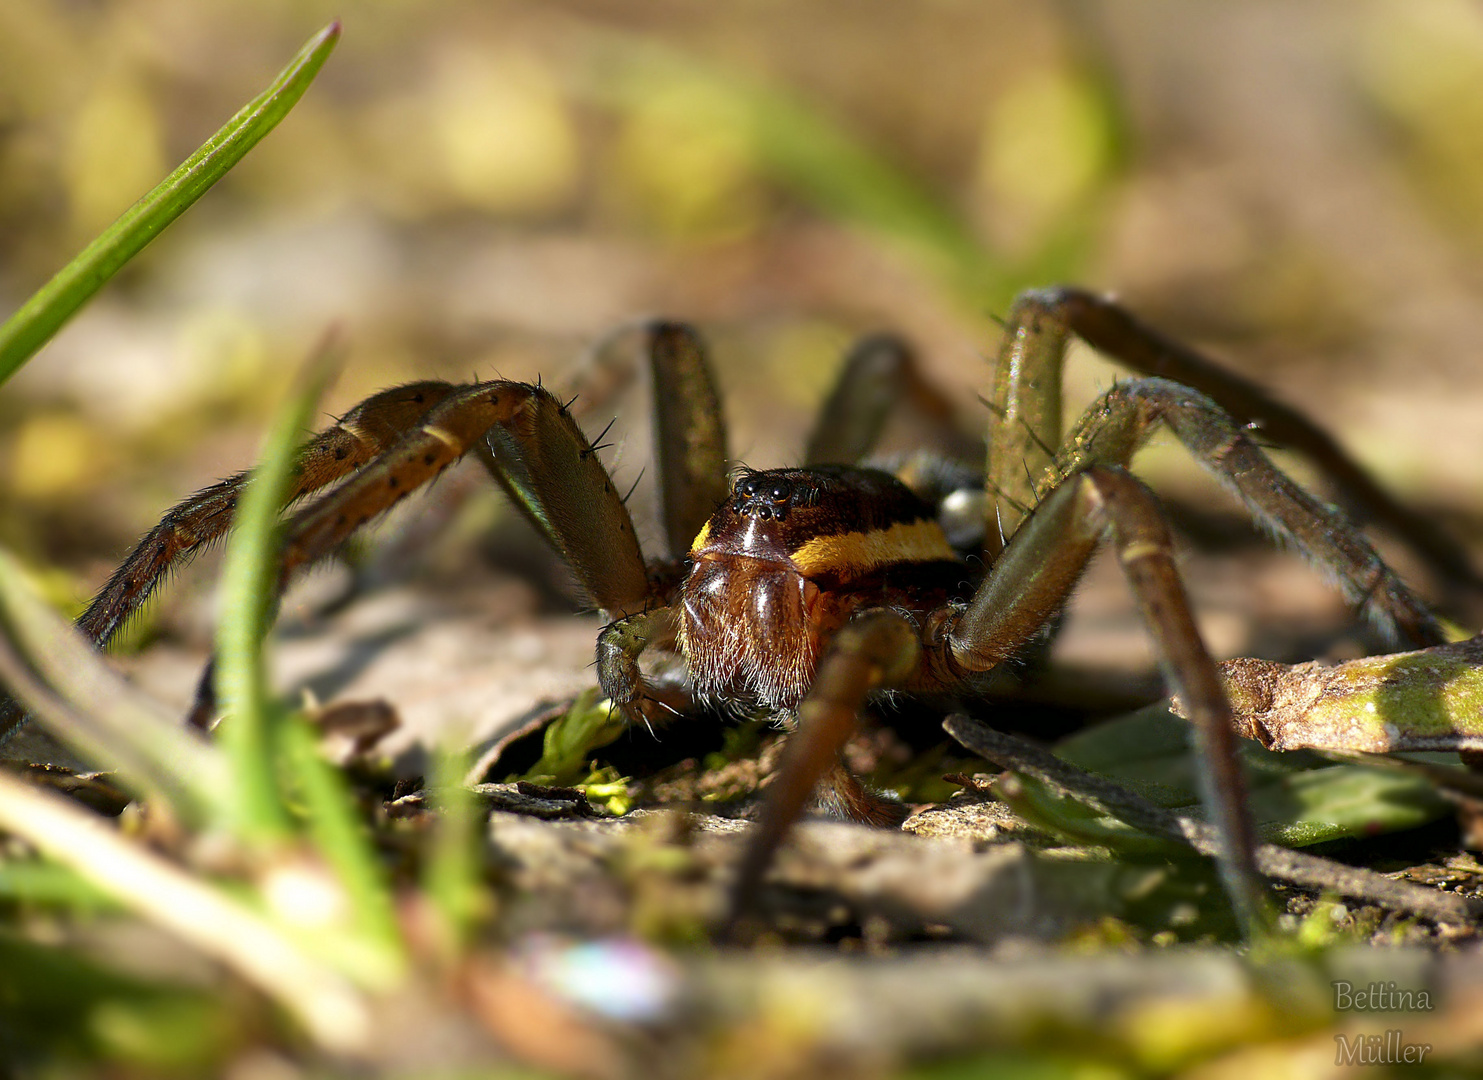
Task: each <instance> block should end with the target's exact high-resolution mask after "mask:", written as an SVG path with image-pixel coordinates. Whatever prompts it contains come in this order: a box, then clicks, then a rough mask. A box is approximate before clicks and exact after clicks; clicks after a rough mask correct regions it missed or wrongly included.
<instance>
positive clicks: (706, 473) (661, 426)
mask: <svg viewBox="0 0 1483 1080" xmlns="http://www.w3.org/2000/svg"><path fill="white" fill-rule="evenodd" d="M647 329H648V341H647V345H648V354H649V368H650V373H651V380H650V381H651V385H652V387H653V392H654V443H655V460H656V461H657V462H658V467H659V494H660V504H661V506H662V507H663V514H664V535H665V538H666V539H667V540H668V541H669V553H670V555H671V556H672V557H675V558H679V557H681V556H683V555H685V553H687V552H688V551H689V550H690V542H691V541H692V540H693V539H695V534H696V533H698V532H700V528H701V526H702V525H704V524H705V523H706V522H707V521H708V520H709V519H710V516H711V514H713V513H715V510H716V507H718V506H720V505H721V503H723V502H724V501H725V500H726V496H727V494H728V487H727V482H726V427H725V423H724V421H723V419H722V416H721V401H720V398H719V396H718V395H717V393H716V380H715V378H714V377H713V376H712V375H711V369H710V364H709V363H708V362H707V360H706V355H705V345H704V343H703V342H702V341H701V339H700V335H699V334H697V333H696V332H695V331H694V330H693V329H692V328H690V327H688V326H685V325H684V324H682V323H670V322H656V323H651V324H650V325H649V327H648V328H647Z"/></svg>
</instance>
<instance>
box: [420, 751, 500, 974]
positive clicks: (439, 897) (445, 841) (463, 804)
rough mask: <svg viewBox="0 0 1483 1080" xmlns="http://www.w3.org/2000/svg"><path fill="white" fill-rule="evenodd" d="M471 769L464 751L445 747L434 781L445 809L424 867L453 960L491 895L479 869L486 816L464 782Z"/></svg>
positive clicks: (425, 888)
mask: <svg viewBox="0 0 1483 1080" xmlns="http://www.w3.org/2000/svg"><path fill="white" fill-rule="evenodd" d="M467 769H468V762H467V761H465V760H464V757H463V755H461V754H457V753H454V752H452V751H450V750H447V749H446V748H445V749H441V750H439V752H438V754H437V756H436V758H435V760H434V763H433V776H432V782H431V784H429V790H430V792H431V794H432V796H433V802H434V805H435V806H436V808H437V810H438V811H439V814H438V827H437V832H436V833H435V834H434V836H433V842H432V847H431V849H430V850H429V852H428V856H427V862H426V864H425V866H424V868H423V874H422V883H423V892H424V893H425V894H426V895H427V898H428V899H429V900H430V901H431V902H432V905H433V908H434V910H435V911H437V913H438V916H439V922H440V931H441V935H440V940H439V941H438V942H437V944H438V946H439V947H441V949H442V950H443V953H444V955H445V956H446V957H447V958H449V959H450V960H451V959H453V958H455V957H457V956H459V955H460V954H461V953H462V951H463V947H464V944H465V943H466V942H467V941H468V940H469V937H470V933H471V931H472V929H473V925H474V922H475V920H476V919H477V918H478V917H479V914H480V912H481V911H482V910H484V907H485V904H486V899H487V894H486V893H485V891H484V887H483V883H482V882H481V880H480V874H479V857H478V851H479V835H478V826H479V822H480V821H481V820H482V819H481V817H480V815H479V808H478V805H477V800H476V799H475V797H474V793H473V792H472V791H471V790H469V788H468V787H467V786H466V784H465V782H464V774H465V772H466V771H467Z"/></svg>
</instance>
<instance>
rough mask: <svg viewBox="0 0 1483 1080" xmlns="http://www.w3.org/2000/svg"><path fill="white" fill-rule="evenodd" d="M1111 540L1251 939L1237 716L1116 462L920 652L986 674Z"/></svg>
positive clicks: (1249, 857)
mask: <svg viewBox="0 0 1483 1080" xmlns="http://www.w3.org/2000/svg"><path fill="white" fill-rule="evenodd" d="M1109 531H1110V532H1111V536H1112V541H1113V544H1114V546H1115V548H1116V551H1117V557H1118V561H1119V562H1120V563H1121V565H1122V568H1123V572H1124V574H1125V575H1126V576H1127V578H1128V584H1129V586H1130V587H1131V588H1132V591H1133V595H1134V597H1135V598H1136V599H1137V602H1138V607H1139V611H1140V613H1141V615H1142V617H1143V622H1144V625H1145V626H1147V628H1148V631H1149V633H1150V634H1151V635H1152V637H1153V639H1154V645H1155V651H1156V653H1157V655H1158V658H1159V668H1160V670H1161V671H1162V673H1163V676H1164V681H1165V683H1166V685H1167V686H1168V688H1169V690H1170V692H1171V693H1174V694H1177V695H1178V696H1179V698H1180V700H1181V701H1183V702H1185V703H1186V709H1187V715H1188V717H1189V719H1190V721H1191V722H1192V723H1193V725H1194V730H1195V736H1196V749H1197V755H1196V760H1198V761H1199V762H1200V764H1201V778H1202V786H1203V788H1204V791H1203V795H1204V798H1205V803H1206V805H1207V806H1208V807H1209V808H1210V815H1211V820H1212V823H1213V824H1214V825H1215V827H1216V829H1217V831H1218V833H1219V836H1220V839H1221V857H1220V869H1221V877H1222V879H1223V881H1224V883H1225V886H1226V890H1227V892H1228V893H1229V894H1230V897H1231V901H1232V904H1233V905H1234V907H1235V909H1236V913H1237V915H1238V916H1239V917H1240V918H1241V919H1242V922H1243V924H1244V925H1245V926H1246V928H1247V930H1248V933H1251V932H1256V931H1258V930H1259V928H1260V926H1261V925H1262V924H1263V919H1264V916H1263V914H1262V912H1263V897H1264V896H1265V888H1264V886H1263V884H1262V879H1261V876H1260V875H1259V874H1258V872H1257V869H1256V862H1255V850H1256V841H1255V831H1254V828H1253V826H1252V823H1251V816H1250V812H1249V809H1248V807H1247V802H1246V784H1245V778H1244V777H1243V775H1242V773H1241V768H1240V765H1239V763H1238V761H1237V758H1236V735H1235V729H1234V724H1235V720H1234V716H1233V714H1232V711H1231V706H1230V702H1229V701H1228V700H1227V698H1226V692H1225V687H1224V684H1223V683H1222V681H1221V677H1220V671H1219V668H1218V667H1217V666H1216V664H1215V661H1214V660H1213V659H1212V658H1211V656H1210V653H1209V651H1208V650H1207V649H1206V648H1205V643H1204V641H1203V640H1202V639H1201V637H1200V632H1199V629H1198V627H1197V626H1196V625H1195V620H1194V615H1193V613H1192V611H1191V609H1190V603H1189V597H1188V596H1187V595H1186V593H1185V590H1184V585H1183V583H1182V582H1181V581H1180V579H1179V571H1178V569H1177V566H1176V564H1175V559H1174V548H1173V543H1172V541H1171V539H1170V536H1169V529H1168V526H1167V524H1166V523H1165V521H1164V517H1163V513H1162V511H1161V509H1160V507H1159V504H1158V500H1157V498H1155V497H1154V495H1153V493H1152V492H1150V491H1149V490H1148V488H1147V487H1145V486H1144V485H1143V484H1142V483H1141V482H1140V481H1138V480H1137V479H1135V478H1134V477H1133V476H1132V474H1131V473H1128V472H1127V471H1126V470H1125V469H1123V468H1121V467H1120V466H1118V465H1115V464H1089V465H1088V466H1087V467H1085V468H1084V469H1083V470H1082V471H1080V472H1077V473H1074V474H1072V475H1071V476H1069V477H1067V478H1066V479H1065V480H1063V481H1061V483H1060V484H1059V485H1058V486H1057V487H1055V488H1054V489H1052V490H1051V491H1050V492H1049V493H1048V494H1047V495H1046V497H1045V499H1044V500H1042V501H1041V502H1040V504H1039V505H1038V506H1037V507H1036V509H1035V511H1034V513H1032V514H1031V516H1030V517H1029V519H1028V520H1027V521H1026V522H1025V523H1024V525H1023V526H1022V527H1021V528H1020V530H1019V531H1018V532H1016V534H1015V536H1014V537H1013V538H1012V539H1011V540H1010V542H1009V546H1008V547H1007V548H1005V550H1004V554H1003V556H1002V557H1001V558H1000V560H999V561H998V562H997V563H996V564H995V565H994V566H993V567H992V568H991V569H990V571H989V576H988V577H987V578H985V579H984V581H983V584H982V585H980V587H979V589H978V592H977V593H976V594H975V596H974V598H973V600H972V601H971V602H970V603H969V605H968V607H967V608H966V609H965V610H964V611H963V613H962V615H961V616H960V617H959V618H958V619H956V620H955V621H952V622H949V623H947V624H945V625H944V630H945V633H943V634H942V635H941V637H940V638H939V639H938V640H936V641H934V642H933V643H932V648H931V649H930V650H929V651H931V652H935V653H937V654H938V655H945V656H946V657H947V658H948V659H949V660H950V662H951V663H952V665H954V666H956V667H957V668H959V669H960V670H962V671H966V672H975V671H988V670H989V669H991V668H993V667H994V666H996V665H998V664H999V663H1001V662H1003V661H1004V660H1005V659H1007V658H1008V657H1010V656H1013V655H1014V654H1015V652H1016V651H1017V650H1018V649H1019V648H1020V647H1022V645H1023V644H1024V642H1026V641H1028V640H1029V639H1030V637H1032V636H1033V635H1034V634H1035V633H1036V632H1037V631H1038V629H1039V627H1041V626H1042V625H1044V623H1045V622H1046V620H1047V619H1049V618H1050V617H1051V616H1052V614H1054V612H1055V611H1057V610H1058V609H1059V608H1060V607H1061V605H1062V604H1064V603H1065V601H1066V598H1067V597H1068V596H1069V595H1070V593H1071V590H1072V589H1073V588H1074V587H1075V585H1076V581H1077V579H1078V578H1079V577H1080V576H1081V573H1082V571H1083V570H1084V569H1085V568H1086V564H1087V561H1088V560H1089V559H1090V558H1091V556H1092V554H1093V552H1094V551H1095V550H1096V548H1097V545H1098V544H1099V543H1100V542H1101V540H1102V538H1103V537H1104V536H1106V535H1107V533H1108V532H1109Z"/></svg>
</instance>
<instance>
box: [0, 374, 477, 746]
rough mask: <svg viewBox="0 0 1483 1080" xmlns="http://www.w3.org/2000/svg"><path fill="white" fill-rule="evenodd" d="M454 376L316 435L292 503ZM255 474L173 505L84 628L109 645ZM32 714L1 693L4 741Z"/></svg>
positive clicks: (216, 532)
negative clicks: (24, 715)
mask: <svg viewBox="0 0 1483 1080" xmlns="http://www.w3.org/2000/svg"><path fill="white" fill-rule="evenodd" d="M453 390H454V387H453V386H451V385H449V384H447V383H439V382H418V383H411V384H408V385H405V386H398V387H394V388H392V389H390V390H384V391H382V392H381V393H379V394H376V395H375V396H373V397H370V398H367V399H366V400H365V401H363V402H361V403H360V404H359V405H357V406H355V408H353V409H351V410H350V411H349V412H348V413H346V414H345V415H344V416H343V417H342V418H341V419H340V420H339V422H337V423H336V424H335V425H334V426H333V427H330V428H326V429H325V430H324V431H322V432H320V433H319V434H318V435H316V436H315V437H314V438H313V439H312V440H311V441H310V442H309V443H308V444H307V445H306V446H305V447H304V448H303V449H302V450H301V451H300V452H299V460H298V463H297V465H296V467H295V472H294V477H293V486H292V487H291V489H290V491H289V497H288V503H289V504H290V505H291V504H292V503H294V502H297V501H298V500H299V499H302V498H304V497H305V496H306V495H311V494H313V493H314V492H316V491H319V490H320V489H322V488H324V487H327V486H328V485H330V484H332V483H334V482H335V481H337V480H340V479H342V478H344V477H346V476H348V475H350V474H351V473H353V472H354V471H355V470H356V469H359V468H361V467H362V466H364V465H365V464H366V463H367V462H369V461H372V460H373V459H375V458H376V456H377V455H379V454H381V453H383V452H384V451H385V450H386V449H387V448H388V447H389V446H391V445H392V444H393V443H394V442H396V440H397V439H399V438H400V437H401V435H402V434H403V433H404V432H405V431H406V429H407V428H408V427H410V426H412V425H415V424H416V422H417V420H418V418H419V417H421V416H422V415H423V414H425V413H426V412H427V411H428V410H429V409H431V408H433V407H434V406H435V405H437V404H438V403H439V402H441V401H442V400H443V399H444V398H446V397H447V396H448V395H449V394H450V393H451V392H452V391H453ZM250 476H251V474H250V473H247V472H241V473H238V474H237V475H235V476H232V477H228V478H227V479H225V480H222V481H219V482H218V483H215V484H212V485H211V486H210V487H206V488H203V489H201V490H200V491H198V492H196V493H195V494H194V495H192V496H190V497H189V498H187V499H185V500H184V501H183V502H181V503H179V504H178V505H176V506H174V507H172V508H171V509H170V510H169V511H168V512H166V514H165V516H164V517H163V518H161V519H160V523H159V524H158V525H156V526H155V527H154V528H153V529H151V530H150V531H149V532H148V533H147V534H146V535H145V537H144V539H142V540H141V541H139V543H138V544H136V545H135V546H134V549H133V550H132V551H131V552H129V554H128V556H127V557H126V558H125V559H124V561H123V563H122V564H121V565H120V566H119V568H118V569H117V570H115V571H114V572H113V574H112V576H111V577H110V578H109V579H108V581H107V583H106V584H105V585H104V586H103V588H102V589H101V590H100V591H99V592H98V595H97V596H96V597H94V598H93V601H92V602H91V603H90V604H89V605H88V607H87V609H86V610H85V611H84V612H83V614H82V616H81V617H80V618H79V619H78V620H77V627H78V629H79V630H81V631H82V632H83V633H84V634H85V635H87V637H88V638H89V640H91V641H92V642H93V644H94V645H96V646H98V647H99V648H103V647H104V646H106V645H107V644H108V642H109V641H110V640H112V638H113V637H114V635H115V634H117V633H118V631H119V628H120V627H122V626H123V625H124V623H126V622H127V621H128V620H129V619H130V617H132V616H133V615H134V613H135V612H137V611H138V610H139V609H140V608H141V607H142V606H143V605H144V603H145V602H146V601H147V600H148V599H149V597H150V595H151V594H152V593H153V592H154V590H155V588H156V586H158V585H159V583H160V581H161V580H162V579H163V578H164V577H165V576H166V575H167V574H168V573H169V572H170V570H171V569H172V568H173V567H175V566H178V565H179V564H180V563H182V562H184V561H185V560H187V559H189V558H190V557H191V556H192V555H195V554H196V553H197V552H199V551H201V550H202V549H203V548H205V547H207V546H209V545H210V544H211V543H213V542H214V541H216V540H218V539H220V538H221V537H222V536H223V535H224V534H225V533H226V532H227V530H228V529H230V528H231V524H232V515H233V513H234V512H235V511H236V507H237V498H238V496H239V495H240V494H241V492H242V488H243V486H244V485H245V484H246V483H247V481H248V479H249V478H250ZM23 719H24V717H23V714H22V712H21V709H20V706H19V705H18V704H17V703H16V702H14V701H12V700H10V699H8V698H6V697H4V696H3V695H0V741H3V740H4V738H5V737H6V736H7V735H8V734H9V733H10V732H11V731H12V730H14V729H15V728H16V727H18V726H19V725H20V723H21V721H22V720H23Z"/></svg>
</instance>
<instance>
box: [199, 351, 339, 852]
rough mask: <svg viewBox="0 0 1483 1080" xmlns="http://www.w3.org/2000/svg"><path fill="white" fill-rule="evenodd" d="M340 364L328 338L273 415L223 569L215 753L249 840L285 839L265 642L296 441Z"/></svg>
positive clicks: (275, 712) (278, 715) (277, 716)
mask: <svg viewBox="0 0 1483 1080" xmlns="http://www.w3.org/2000/svg"><path fill="white" fill-rule="evenodd" d="M337 357H338V354H337V352H336V350H334V349H333V348H332V343H331V342H330V341H328V340H327V341H326V342H325V343H324V344H322V345H321V346H320V347H319V348H318V349H317V350H316V351H315V353H314V355H313V356H312V357H311V359H310V361H309V363H308V364H307V365H306V367H305V369H304V371H303V372H302V374H301V375H300V378H299V380H298V384H297V386H296V387H295V389H294V391H293V393H292V394H291V395H290V398H289V400H288V402H287V403H285V405H284V406H283V407H282V408H281V409H280V410H279V412H278V416H277V418H276V419H275V420H274V422H273V427H272V430H271V431H270V432H269V434H268V438H267V440H266V441H265V443H264V447H263V454H262V459H261V461H260V462H259V463H258V466H257V468H256V469H254V470H253V473H252V478H251V480H250V481H249V482H248V484H247V487H246V489H245V490H244V491H243V492H242V497H241V499H240V501H239V502H238V505H237V516H236V518H235V519H234V522H233V526H234V529H233V532H232V535H231V537H230V538H229V539H228V541H227V549H226V556H225V559H224V562H223V566H222V575H221V608H222V617H221V622H220V623H219V624H218V626H217V629H216V660H215V663H216V696H217V700H218V701H219V702H220V703H221V705H222V707H223V708H224V709H225V710H226V711H227V712H228V713H229V714H230V716H229V718H228V719H227V721H226V722H225V723H224V724H223V725H222V730H221V746H222V748H223V749H224V750H225V752H226V755H227V760H228V762H229V767H230V768H231V770H232V773H233V777H234V781H235V783H234V784H233V795H234V798H235V800H236V807H235V812H234V815H233V817H234V821H233V827H234V828H235V829H236V830H237V831H238V833H239V835H241V836H243V837H244V838H246V839H251V840H266V841H271V840H277V839H282V838H284V837H286V836H287V835H288V834H289V833H290V831H291V829H290V825H289V818H288V814H287V811H286V809H285V807H284V804H283V800H282V798H281V795H280V792H279V790H278V781H277V777H276V775H275V772H276V770H275V757H276V755H275V753H274V745H273V743H274V739H273V735H274V728H275V726H277V724H278V723H279V722H280V721H281V719H282V710H281V706H279V705H277V704H276V703H275V702H274V701H273V700H272V696H271V694H270V692H269V689H268V676H267V669H266V664H265V661H264V657H263V642H264V640H265V639H266V638H267V635H268V630H269V627H270V626H271V625H272V621H273V616H274V614H275V613H276V611H277V608H278V594H279V589H280V583H279V571H278V565H279V537H280V531H281V530H280V525H279V520H278V516H279V512H280V511H281V510H282V508H283V504H284V502H285V501H287V499H288V494H289V484H290V479H291V477H292V474H293V469H294V466H295V463H296V461H297V458H298V446H299V442H300V439H301V437H302V433H303V431H304V429H305V428H306V426H307V425H308V422H309V417H310V414H311V413H312V411H313V409H314V406H315V403H316V402H317V401H318V400H319V397H320V395H321V394H322V393H323V392H324V389H325V386H326V385H327V384H328V383H329V381H330V379H331V377H332V376H333V374H334V371H335V361H336V359H337Z"/></svg>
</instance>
